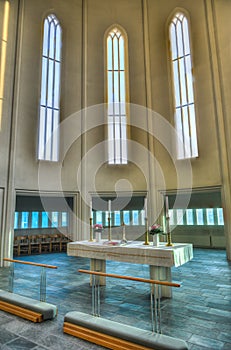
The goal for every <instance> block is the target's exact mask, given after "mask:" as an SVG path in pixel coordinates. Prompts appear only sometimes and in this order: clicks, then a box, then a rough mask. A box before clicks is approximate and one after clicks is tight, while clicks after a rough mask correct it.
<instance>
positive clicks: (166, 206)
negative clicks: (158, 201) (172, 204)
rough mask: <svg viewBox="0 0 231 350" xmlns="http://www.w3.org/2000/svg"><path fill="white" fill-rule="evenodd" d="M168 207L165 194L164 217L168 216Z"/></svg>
mask: <svg viewBox="0 0 231 350" xmlns="http://www.w3.org/2000/svg"><path fill="white" fill-rule="evenodd" d="M168 209H169V206H168V196H165V215H166V217H168V216H169V215H168Z"/></svg>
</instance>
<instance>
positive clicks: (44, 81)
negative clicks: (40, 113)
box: [41, 57, 47, 106]
mask: <svg viewBox="0 0 231 350" xmlns="http://www.w3.org/2000/svg"><path fill="white" fill-rule="evenodd" d="M46 94H47V58H44V57H43V59H42V82H41V104H42V105H44V106H45V105H46Z"/></svg>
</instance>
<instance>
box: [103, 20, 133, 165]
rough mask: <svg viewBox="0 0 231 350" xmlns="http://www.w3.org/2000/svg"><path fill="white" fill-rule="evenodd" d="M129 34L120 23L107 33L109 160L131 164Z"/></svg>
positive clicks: (110, 162) (109, 161)
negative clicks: (129, 135) (128, 124)
mask: <svg viewBox="0 0 231 350" xmlns="http://www.w3.org/2000/svg"><path fill="white" fill-rule="evenodd" d="M126 51H127V37H126V35H125V33H123V32H122V30H121V29H119V28H118V27H114V28H113V29H111V30H110V31H108V34H107V36H106V52H107V57H106V62H107V63H106V71H107V74H106V75H107V77H106V85H107V86H106V101H107V126H108V163H109V164H127V161H128V155H127V117H128V109H127V103H128V67H127V61H126V58H127V52H126Z"/></svg>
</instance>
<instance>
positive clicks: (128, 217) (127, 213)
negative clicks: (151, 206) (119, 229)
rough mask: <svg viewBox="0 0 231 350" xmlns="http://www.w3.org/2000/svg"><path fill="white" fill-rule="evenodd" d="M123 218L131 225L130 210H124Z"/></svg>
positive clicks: (126, 223)
mask: <svg viewBox="0 0 231 350" xmlns="http://www.w3.org/2000/svg"><path fill="white" fill-rule="evenodd" d="M123 219H124V223H125V225H130V216H129V210H125V211H123Z"/></svg>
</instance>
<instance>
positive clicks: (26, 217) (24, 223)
mask: <svg viewBox="0 0 231 350" xmlns="http://www.w3.org/2000/svg"><path fill="white" fill-rule="evenodd" d="M28 224H29V212H28V211H23V212H22V218H21V228H28V226H29V225H28Z"/></svg>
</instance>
